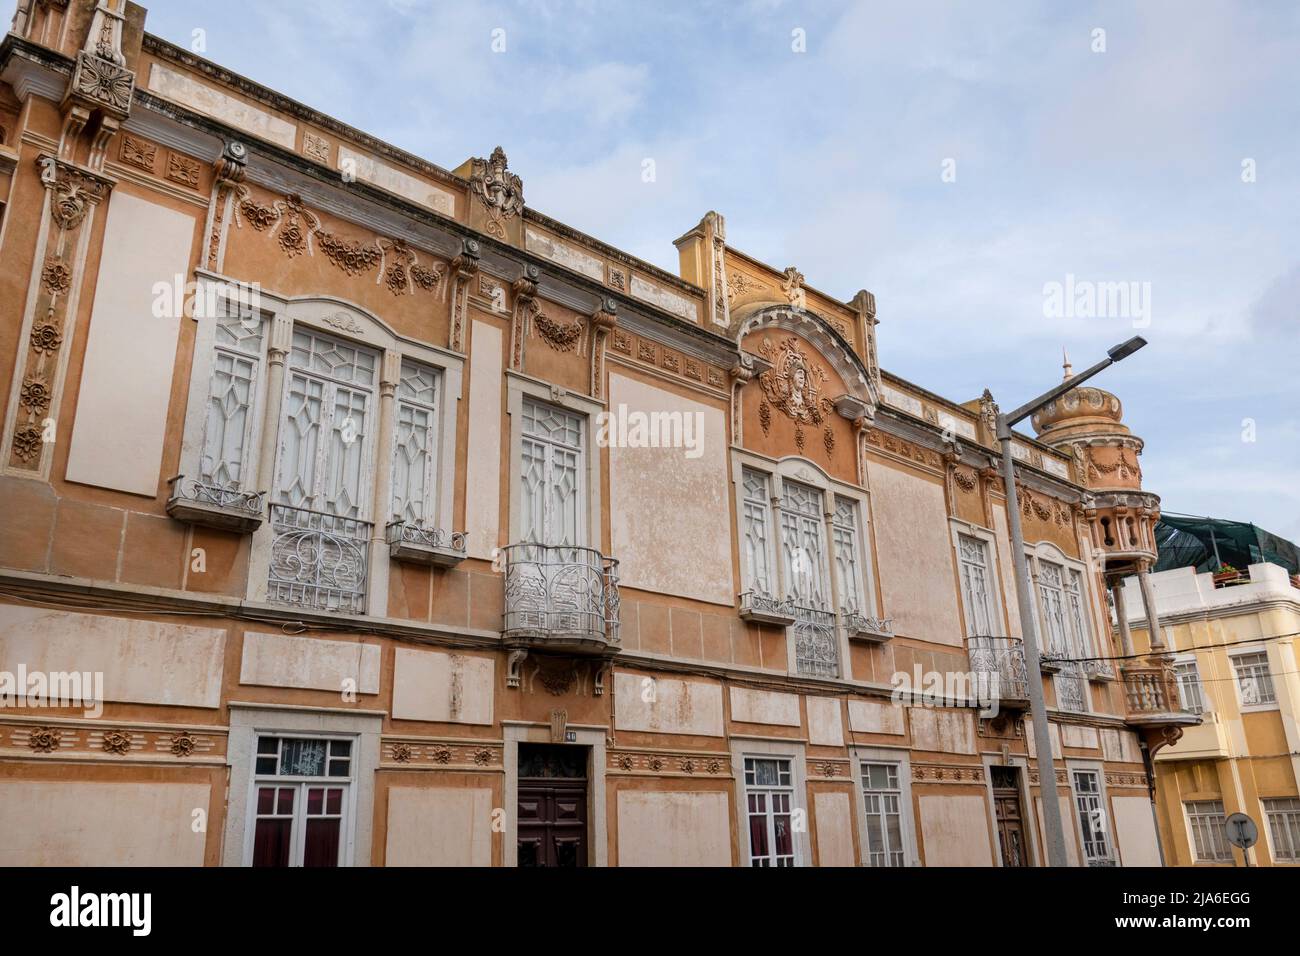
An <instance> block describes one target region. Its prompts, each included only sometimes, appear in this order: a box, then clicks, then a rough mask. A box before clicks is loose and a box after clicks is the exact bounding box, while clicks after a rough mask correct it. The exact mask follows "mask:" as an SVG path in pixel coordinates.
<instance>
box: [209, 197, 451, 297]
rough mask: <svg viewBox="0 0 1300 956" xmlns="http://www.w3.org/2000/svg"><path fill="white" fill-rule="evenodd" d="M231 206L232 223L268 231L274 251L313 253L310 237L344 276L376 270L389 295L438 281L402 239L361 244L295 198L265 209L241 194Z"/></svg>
mask: <svg viewBox="0 0 1300 956" xmlns="http://www.w3.org/2000/svg"><path fill="white" fill-rule="evenodd" d="M235 208H236V210H237V211H238V213H239V215H238V216H237V217H236V220H235V221H236V225H241V226H242V223H243V220H247V221H248V224H249V225H250V226H252V227H253V229H254V230H256V231H257V232H266V231H267V230H270V231H271V234H272V235H273V236H275V237H276V241H277V242H279V244H280V249H281V250H282V251H283V252H284V254H285V255H286V256H288V257H289V258H291V259H292V258H295V257H297V256H300V255H303V254H304V253H305V254H306V255H308V256H311V255H314V254H315V252H314V249H313V238H314V239H315V243H316V244H317V245H319V246H320V250H321V252H322V253H324V255H325V257H326V258H327V259H329V261H330V262H331V263H333V264H334V265H335V266H337V267H338V268H339V269H340V270H342V271H343V272H344V273H346V274H347V275H349V276H352V277H356V276H361V275H365V274H367V273H369V272H370V271H371V270H372V269H374V268H375V267H376V266H378V267H379V270H380V272H379V276H378V277H377V278H376V280H375V281H376V282H378V283H381V284H382V285H383V286H384V287H385V288H386V289H388V291H389V292H391V293H392V294H393V295H395V296H402V295H406V294H407V293H408V292H410V293H413V292H414V291H415V290H416V289H417V288H418V289H421V290H423V291H426V292H432V291H434V290H435V289H437V288H438V286H439V285H440V284H441V282H442V280H443V277H444V272H443V268H442V266H441V265H440V264H438V263H436V262H435V263H431V264H429V265H425V264H423V263H421V262H420V260H419V257H418V256H417V255H416V253H415V250H414V249H412V248H411V246H410V245H409V244H408V243H407V242H405V241H404V240H402V239H386V238H379V239H374V240H370V241H364V242H363V241H361V240H357V239H346V238H344V237H343V236H340V235H338V234H336V233H333V232H330V231H329V230H327V229H325V228H323V227H322V225H321V221H320V219H319V218H317V216H316V215H315V214H314V213H312V212H311V211H310V210H309V209H307V207H306V206H305V205H304V204H303V202H302V199H301V197H299V196H295V195H289V196H286V197H285V198H284V199H280V200H276V201H275V202H274V203H272V204H271V205H269V206H268V205H266V204H265V203H259V202H257V201H256V200H254V199H252V198H251V197H250V196H248V195H247V191H246V190H245V191H244V194H243V196H242V198H241V199H240V201H239V202H238V204H237V205H236V207H235Z"/></svg>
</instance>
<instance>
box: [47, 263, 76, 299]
mask: <svg viewBox="0 0 1300 956" xmlns="http://www.w3.org/2000/svg"><path fill="white" fill-rule="evenodd" d="M41 284H42V285H44V286H45V290H46V291H47V292H49V293H50V295H59V294H61V293H64V292H67V291H68V289H69V287H70V286H71V285H72V272H71V271H69V269H68V267H67V266H65V265H64V264H63V263H62V262H60V261H59V260H58V259H56V258H54V257H53V256H51V257H50V258H49V259H47V260H46V262H45V268H43V269H42V270H41Z"/></svg>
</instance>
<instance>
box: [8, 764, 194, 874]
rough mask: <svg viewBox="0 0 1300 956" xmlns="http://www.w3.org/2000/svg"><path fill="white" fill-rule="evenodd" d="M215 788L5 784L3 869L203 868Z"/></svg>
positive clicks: (38, 782)
mask: <svg viewBox="0 0 1300 956" xmlns="http://www.w3.org/2000/svg"><path fill="white" fill-rule="evenodd" d="M210 791H211V787H209V786H208V785H207V784H205V783H204V784H198V783H187V784H179V783H90V782H86V781H64V780H0V866H202V865H203V848H204V845H205V843H206V842H207V833H206V832H204V833H195V832H194V831H193V830H192V829H191V828H190V825H191V823H192V822H193V821H194V819H195V818H194V811H195V810H202V811H203V813H204V814H205V816H206V814H207V812H208V810H209V807H208V798H209V795H210Z"/></svg>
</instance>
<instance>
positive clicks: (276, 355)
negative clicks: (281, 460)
mask: <svg viewBox="0 0 1300 956" xmlns="http://www.w3.org/2000/svg"><path fill="white" fill-rule="evenodd" d="M292 346H293V323H292V322H291V321H289V319H288V317H287V316H285V315H283V314H282V313H277V314H276V315H274V316H273V317H272V318H271V341H270V343H269V344H268V345H267V349H266V411H265V412H264V413H263V415H262V440H261V443H260V444H259V445H258V449H257V490H258V491H265V492H268V497H270V494H269V493H271V492H273V491H274V488H275V464H276V461H275V459H276V449H277V447H278V446H277V440H278V436H279V433H280V429H279V427H278V426H279V423H280V406H281V403H282V401H283V397H284V366H285V362H286V361H288V358H289V350H290V348H292Z"/></svg>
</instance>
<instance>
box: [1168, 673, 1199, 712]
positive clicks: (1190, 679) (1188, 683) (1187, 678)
mask: <svg viewBox="0 0 1300 956" xmlns="http://www.w3.org/2000/svg"><path fill="white" fill-rule="evenodd" d="M1174 678H1175V679H1176V680H1177V681H1178V697H1179V699H1180V700H1181V701H1182V704H1183V710H1186V711H1188V712H1189V713H1193V714H1203V713H1205V694H1204V688H1203V687H1202V686H1201V673H1200V671H1199V670H1197V668H1196V661H1179V662H1178V663H1176V664H1174Z"/></svg>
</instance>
